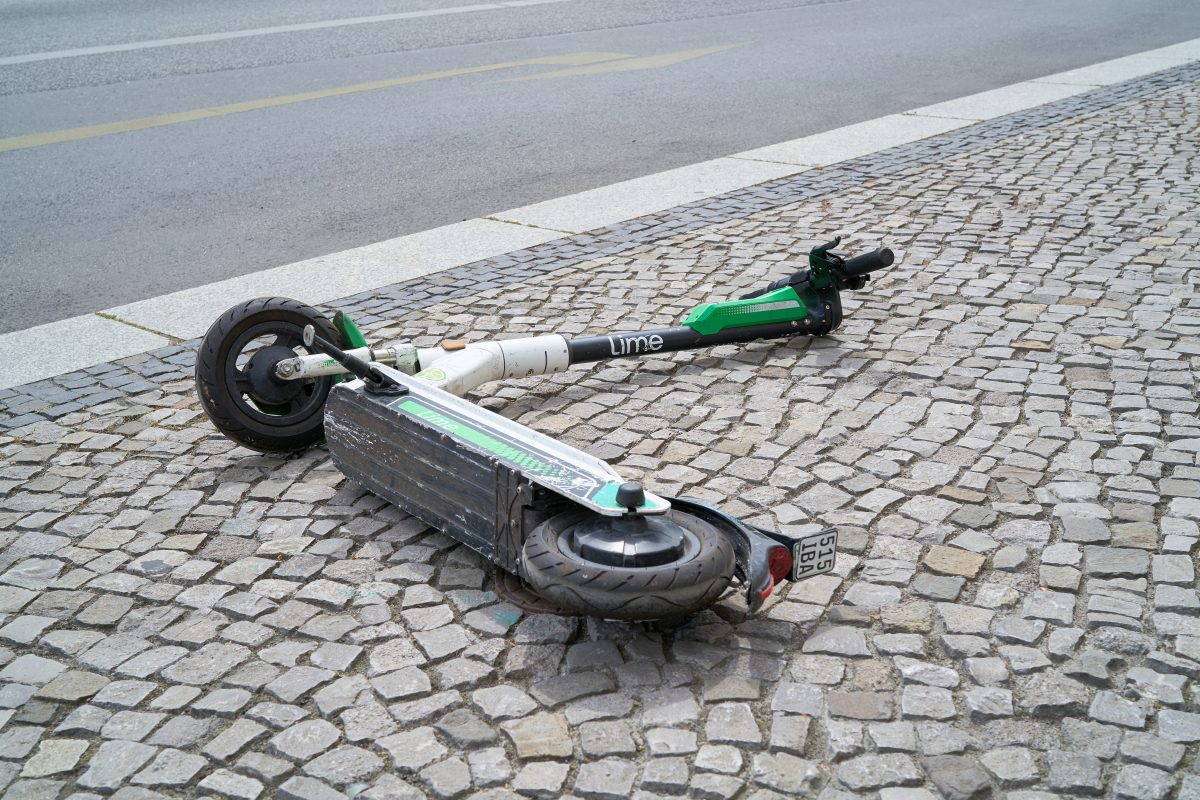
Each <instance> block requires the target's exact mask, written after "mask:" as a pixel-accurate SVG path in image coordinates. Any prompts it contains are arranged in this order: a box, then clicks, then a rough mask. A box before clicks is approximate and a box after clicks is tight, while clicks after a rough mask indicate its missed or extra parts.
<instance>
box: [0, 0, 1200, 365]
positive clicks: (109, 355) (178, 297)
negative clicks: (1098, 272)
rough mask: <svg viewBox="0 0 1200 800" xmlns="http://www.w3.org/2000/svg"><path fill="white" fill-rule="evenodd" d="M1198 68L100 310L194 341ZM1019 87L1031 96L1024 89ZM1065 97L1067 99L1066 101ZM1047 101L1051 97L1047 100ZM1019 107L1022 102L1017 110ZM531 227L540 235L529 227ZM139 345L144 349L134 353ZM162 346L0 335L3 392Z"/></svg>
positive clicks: (799, 145) (1155, 57) (1195, 44)
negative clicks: (259, 306)
mask: <svg viewBox="0 0 1200 800" xmlns="http://www.w3.org/2000/svg"><path fill="white" fill-rule="evenodd" d="M532 1H535V0H531V2H532ZM1196 60H1200V39H1193V40H1191V41H1187V42H1182V43H1180V44H1176V45H1172V46H1170V47H1162V48H1158V49H1156V50H1150V51H1147V52H1145V53H1138V54H1136V55H1132V56H1126V57H1124V58H1119V59H1113V60H1111V61H1105V62H1102V63H1100V64H1094V65H1092V66H1090V67H1082V68H1080V69H1075V70H1068V71H1066V72H1061V73H1057V74H1055V75H1047V76H1045V77H1042V78H1037V79H1036V80H1034V81H1024V82H1022V83H1021V84H1014V85H1013V86H1010V87H1001V89H996V90H992V92H981V93H980V95H991V97H990V98H987V99H989V100H990V101H991V102H990V103H989V104H987V105H986V107H985V105H984V104H981V103H978V102H977V100H978V98H979V97H980V95H972V96H971V97H968V98H960V101H961V103H962V108H955V107H954V106H952V104H954V103H960V101H954V100H952V101H948V102H947V103H938V104H934V105H933V106H926V107H925V108H924V109H915V110H914V111H909V112H905V113H903V114H892V115H889V116H886V117H880V118H878V119H874V120H868V121H866V122H860V123H857V124H856V125H848V126H846V127H844V128H839V129H837V130H832V131H826V132H824V133H819V134H816V135H814V136H806V137H804V138H801V139H795V140H793V141H790V142H781V143H780V144H776V145H770V146H769V147H762V148H757V149H756V150H748V151H746V152H744V153H737V154H735V155H733V156H729V157H726V158H718V159H713V160H711V161H705V162H701V163H700V164H693V165H691V166H688V167H681V168H679V169H675V170H668V171H666V172H662V173H658V174H657V175H647V176H646V177H643V178H635V179H634V180H630V181H622V182H620V183H615V184H612V185H611V186H605V187H601V188H598V189H591V190H589V191H586V192H579V193H578V194H574V195H568V196H566V197H560V198H558V199H556V200H548V201H546V202H543V203H535V204H533V205H530V206H525V207H523V208H518V209H512V210H509V211H501V212H498V213H496V214H493V215H491V216H490V217H488V218H484V219H474V220H467V221H466V222H460V223H456V224H454V225H446V226H444V227H441V228H434V229H433V230H430V231H424V232H422V233H415V234H412V235H411V236H401V237H399V238H396V239H390V240H388V241H384V242H379V243H377V244H373V245H367V246H366V247H358V248H354V249H352V250H346V251H343V252H341V253H333V254H331V255H327V256H322V257H320V258H314V259H309V260H308V261H300V262H297V263H295V264H288V265H286V266H282V267H276V268H274V269H269V270H264V271H262V272H256V273H252V274H250V275H243V276H240V277H237V278H231V279H229V280H226V281H220V282H217V283H212V284H208V285H207V286H200V287H196V288H194V289H185V290H183V291H180V292H173V293H171V294H167V295H162V296H160V297H154V298H150V299H148V300H141V301H139V302H136V303H130V304H129V305H126V306H121V307H119V308H113V309H108V310H107V311H104V312H101V313H104V314H110V315H112V316H114V317H116V318H117V319H118V320H124V321H127V322H129V323H131V324H133V325H141V326H144V327H146V328H151V329H153V330H158V331H162V332H163V333H166V334H168V335H170V336H176V337H178V338H180V339H188V338H192V337H195V336H199V335H201V334H202V333H203V332H204V331H205V330H206V329H207V327H208V325H209V324H211V322H212V320H214V319H215V318H216V317H217V316H218V315H219V314H220V313H221V312H222V311H224V310H225V308H226V307H227V306H229V305H232V304H233V303H234V302H237V301H238V300H245V299H248V298H251V297H263V296H270V295H284V296H291V297H295V298H297V299H299V300H304V301H306V302H310V303H320V302H327V301H329V300H336V299H337V298H339V297H348V296H350V295H353V294H356V293H359V292H365V291H370V290H372V289H377V288H379V287H382V286H388V285H390V284H393V283H396V282H398V281H403V280H408V279H411V278H415V277H421V276H424V275H429V274H432V273H435V272H441V271H443V270H447V269H453V268H454V267H458V266H462V265H463V264H469V263H471V262H472V261H478V260H480V259H483V258H489V257H492V256H497V255H503V254H504V253H508V252H512V251H514V250H521V249H524V248H526V247H532V246H534V245H536V244H541V243H544V242H548V241H552V240H554V239H558V238H560V235H561V232H562V231H577V230H582V228H579V229H577V228H572V227H570V225H554V224H552V222H551V220H559V221H571V223H572V224H574V225H579V226H588V227H587V228H586V229H589V230H590V229H593V228H599V227H604V226H606V225H612V224H614V223H617V222H623V221H625V220H627V219H632V218H634V217H638V216H642V215H645V214H651V213H655V212H658V211H663V210H666V209H668V208H671V207H673V206H676V205H679V204H681V203H687V202H694V201H697V200H703V199H705V198H706V197H711V196H714V195H719V194H724V193H726V192H730V191H736V190H737V189H740V188H745V187H747V186H752V185H754V184H756V183H762V182H763V181H767V180H772V179H774V178H777V177H782V176H785V175H790V174H795V173H797V172H800V171H803V170H805V169H809V168H820V167H821V166H828V165H830V164H834V163H837V161H835V160H833V159H840V160H845V159H846V158H857V157H861V156H864V155H868V154H870V153H873V152H878V151H880V150H886V149H888V148H891V147H895V146H896V145H898V144H905V143H908V142H911V141H917V140H918V139H923V138H926V137H928V136H935V135H937V134H938V133H939V132H944V130H954V129H956V128H961V127H965V126H967V125H970V124H973V122H974V121H975V120H974V119H958V118H945V117H938V116H934V115H929V114H928V113H927V112H928V111H929V110H930V109H937V108H938V107H939V106H941V107H947V106H949V107H951V109H952V110H958V111H962V112H963V113H989V114H996V112H997V111H998V110H999V108H1000V107H1001V105H1003V108H1004V109H1005V111H1004V113H1013V112H1015V111H1021V110H1025V109H1028V108H1033V107H1035V106H1037V105H1041V104H1042V103H1045V102H1050V100H1048V99H1046V97H1047V95H1046V94H1045V93H1044V91H1043V90H1045V89H1046V88H1047V86H1048V85H1053V86H1051V87H1050V88H1051V89H1054V88H1058V89H1071V90H1073V89H1078V90H1079V91H1087V90H1088V88H1090V87H1095V86H1107V85H1110V84H1113V83H1120V82H1121V81H1126V80H1132V79H1133V78H1138V77H1141V76H1143V75H1148V74H1150V73H1152V72H1157V71H1159V70H1163V69H1168V68H1170V67H1173V66H1178V65H1180V64H1185V63H1189V62H1191V61H1196ZM1026 84H1031V85H1034V86H1037V88H1036V89H1031V88H1029V87H1028V86H1026ZM1074 84H1082V85H1078V86H1075V85H1074ZM1017 87H1020V88H1017ZM1073 93H1075V92H1074V91H1069V92H1068V95H1067V96H1070V94H1073ZM1054 94H1055V93H1054V92H1053V91H1052V92H1051V95H1050V96H1051V97H1053V96H1054ZM972 98H975V100H972V103H971V104H970V106H971V107H968V106H967V104H966V102H965V101H966V100H971V99H972ZM1000 99H1003V100H1004V103H1003V104H1001V103H1000V102H999V100H1000ZM1020 102H1024V103H1027V104H1028V105H1026V106H1024V107H1023V108H1022V107H1018V105H1019V103H1020ZM979 119H983V117H980V118H979ZM943 129H944V130H943ZM839 148H840V149H839ZM775 159H780V160H779V161H776V160H775ZM589 206H591V208H589ZM506 220H507V221H506ZM513 223H515V224H513ZM533 225H536V226H539V227H530V226H533ZM549 228H560V229H561V230H548V229H549ZM139 337H140V338H141V341H142V342H144V343H141V344H139ZM81 343H83V344H81ZM165 344H169V342H168V340H167V339H164V338H162V337H159V336H155V335H154V334H151V333H148V332H146V331H144V330H140V329H138V328H134V327H131V326H129V325H122V324H120V323H119V322H115V321H112V320H107V319H103V318H101V317H99V316H96V315H89V316H86V317H75V318H72V319H67V320H62V321H61V322H52V323H49V324H47V325H39V326H37V327H35V328H29V329H27V330H23V331H15V332H13V333H7V334H0V388H8V387H12V386H19V385H21V384H23V383H28V382H31V381H35V380H41V379H43V378H49V377H53V376H55V375H59V374H62V373H64V372H69V371H72V370H77V369H82V368H83V367H86V366H90V365H91V364H97V363H103V362H105V361H111V360H113V359H117V358H122V357H125V356H129V355H135V354H136V353H140V352H144V351H145V350H149V349H153V348H155V347H160V346H163V345H165ZM135 348H136V349H135Z"/></svg>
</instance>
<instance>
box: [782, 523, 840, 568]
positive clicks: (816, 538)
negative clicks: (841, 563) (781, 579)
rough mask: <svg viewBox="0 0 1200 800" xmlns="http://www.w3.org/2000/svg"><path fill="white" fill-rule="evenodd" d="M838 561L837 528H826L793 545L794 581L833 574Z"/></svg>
mask: <svg viewBox="0 0 1200 800" xmlns="http://www.w3.org/2000/svg"><path fill="white" fill-rule="evenodd" d="M836 561H837V528H826V529H825V530H823V531H821V532H820V533H813V534H809V535H808V536H805V537H804V538H803V539H797V540H796V543H795V544H793V545H792V580H793V581H802V580H804V579H805V578H811V577H812V576H813V575H824V574H825V573H826V572H833V566H834V563H835V562H836Z"/></svg>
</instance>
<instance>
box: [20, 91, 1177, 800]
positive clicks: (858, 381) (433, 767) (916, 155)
mask: <svg viewBox="0 0 1200 800" xmlns="http://www.w3.org/2000/svg"><path fill="white" fill-rule="evenodd" d="M1197 130H1200V70H1197V69H1195V68H1191V69H1182V70H1175V71H1172V72H1169V73H1164V74H1162V75H1160V76H1157V77H1156V78H1154V79H1151V80H1146V81H1139V82H1136V83H1132V84H1128V85H1125V86H1123V87H1118V88H1117V89H1116V90H1113V91H1107V92H1097V93H1093V94H1092V95H1088V96H1085V97H1084V98H1080V99H1076V100H1072V101H1069V102H1066V103H1063V104H1056V106H1055V107H1051V108H1048V109H1044V110H1039V111H1038V112H1036V113H1035V114H1029V115H1024V116H1016V117H1013V118H1006V119H1004V120H1000V121H997V122H996V123H995V124H989V125H985V126H978V127H976V128H972V129H969V130H967V131H965V132H960V133H957V134H954V135H952V136H949V137H943V138H941V139H936V140H931V141H929V142H924V143H920V144H919V145H918V146H910V147H907V148H902V149H899V150H898V151H896V152H891V153H887V154H882V155H880V156H879V157H877V158H872V159H864V160H861V161H858V162H854V163H852V164H849V165H844V166H842V167H839V168H837V169H833V170H825V171H821V172H820V173H811V174H809V175H806V176H801V177H800V178H798V179H791V180H790V181H784V182H777V183H776V184H773V185H771V186H768V187H765V188H756V189H755V190H752V191H750V192H746V193H740V194H736V195H731V196H728V197H725V198H719V199H717V200H715V201H709V202H707V203H705V204H699V205H697V206H696V207H692V208H688V209H684V210H676V211H675V212H672V214H667V215H660V216H659V217H656V218H652V219H649V220H642V221H638V222H635V223H633V224H631V225H629V226H625V227H624V228H623V229H621V230H615V229H614V230H610V231H607V232H603V233H602V234H600V235H598V236H596V237H593V238H592V239H587V238H586V237H576V238H574V239H572V240H568V241H567V242H564V243H559V244H557V245H555V246H554V247H550V248H545V247H544V248H538V249H535V250H534V251H530V252H529V253H526V254H518V255H515V256H511V257H506V258H504V259H498V260H497V261H495V262H489V263H488V264H483V265H476V266H475V267H473V268H472V270H468V271H459V272H458V273H454V274H448V275H445V276H440V277H435V278H434V279H433V280H432V281H427V282H425V283H422V284H420V285H419V286H402V287H398V288H396V289H395V290H394V291H391V292H384V293H381V294H380V295H379V296H377V297H375V298H373V299H370V301H369V302H368V298H367V297H365V296H364V297H359V298H356V299H355V300H354V302H352V303H350V304H349V305H351V306H356V307H359V308H364V309H370V310H371V311H373V312H374V313H373V314H364V315H362V317H361V318H362V319H363V320H365V322H366V327H367V328H368V329H370V330H371V332H372V333H373V334H375V335H378V336H384V337H388V336H401V335H403V336H411V337H413V338H414V339H415V340H417V341H418V343H420V344H429V343H432V342H434V341H436V340H437V339H439V338H440V337H442V336H444V335H453V336H456V337H466V338H479V337H488V336H495V335H498V334H506V335H508V334H511V335H520V334H527V333H540V332H562V333H566V334H568V335H571V334H582V333H584V332H588V331H591V332H598V331H603V330H606V329H610V328H614V329H625V330H630V329H635V328H639V327H643V326H649V325H654V326H659V325H669V324H672V323H674V322H676V321H678V319H679V318H680V317H681V316H682V315H683V314H684V312H685V311H686V310H687V309H688V308H690V307H691V306H693V305H695V304H696V303H698V302H701V301H703V300H706V299H712V298H720V297H724V296H728V295H732V294H735V293H738V292H740V291H742V290H744V289H745V288H747V287H750V286H754V285H758V284H761V283H762V282H763V281H764V279H765V278H767V277H768V276H769V277H777V276H779V275H781V274H783V273H784V272H785V271H787V270H789V269H791V268H792V267H793V265H794V264H798V263H800V262H801V261H802V259H803V254H804V253H805V252H806V250H807V248H808V247H810V246H811V245H812V244H815V243H817V242H819V241H824V240H826V239H827V238H829V236H830V235H832V234H834V233H848V234H851V236H852V238H853V240H854V241H855V242H857V243H858V244H859V245H860V247H859V249H865V248H867V247H874V246H876V244H877V243H878V242H884V243H887V244H889V245H891V246H892V247H894V248H895V249H896V250H897V252H898V253H899V254H900V255H901V259H900V262H901V263H900V264H898V265H897V267H895V268H893V269H892V270H891V271H890V272H889V273H888V274H887V275H886V276H885V277H883V278H882V279H881V280H878V281H877V282H875V283H872V284H871V285H870V286H869V287H868V290H867V291H865V292H862V293H860V294H858V295H856V299H857V301H856V302H853V303H849V304H848V305H849V307H850V313H849V316H848V321H847V323H846V324H845V325H844V326H843V328H842V329H841V330H840V331H839V332H838V333H837V334H836V335H834V336H831V337H828V338H825V339H821V340H808V339H797V340H793V341H791V342H785V343H759V344H754V345H750V346H747V347H721V348H715V349H713V350H711V351H706V352H697V353H687V354H678V355H674V356H671V357H669V358H658V359H646V360H642V361H640V362H634V361H627V362H620V363H611V364H604V365H599V366H595V367H591V368H574V369H572V370H571V371H570V372H568V373H566V374H564V375H560V376H555V377H550V378H539V379H530V380H526V381H521V382H514V383H510V384H505V385H504V386H502V387H500V388H496V390H495V391H494V392H493V393H489V394H487V395H486V396H481V397H480V398H478V399H479V400H480V402H481V403H483V404H484V405H486V406H488V407H491V408H493V409H496V410H499V411H501V412H502V413H504V414H506V415H508V416H511V417H514V418H517V419H519V420H520V421H522V422H524V423H527V424H529V425H531V426H533V427H535V428H537V429H539V430H542V431H544V432H546V433H550V434H553V435H557V436H560V437H562V438H563V439H565V440H567V441H569V442H571V443H573V444H575V445H577V446H581V447H583V448H585V449H587V450H589V451H591V452H593V453H596V454H597V455H600V456H602V457H604V458H607V459H610V460H611V461H613V463H615V464H617V465H618V467H619V468H620V469H621V470H622V471H623V472H624V473H626V474H628V475H630V476H631V477H639V476H640V477H642V478H644V479H645V480H646V482H647V483H648V484H649V486H650V487H651V488H653V489H656V490H659V491H662V492H665V493H675V492H684V493H689V494H693V495H698V496H701V497H706V498H710V499H713V500H717V501H720V502H721V503H722V504H723V505H724V507H725V508H727V509H728V510H730V511H732V512H734V513H736V514H739V515H742V516H744V517H747V518H749V519H751V520H753V521H755V522H759V523H764V524H770V525H779V526H783V527H785V528H793V529H798V530H804V529H806V528H809V527H815V526H816V525H818V524H820V523H832V524H836V525H838V526H839V527H840V529H841V550H842V552H841V555H840V559H839V570H838V574H837V575H834V576H826V577H821V578H817V579H813V580H810V581H807V582H804V583H801V584H797V585H793V586H789V587H788V588H787V590H786V591H785V592H783V593H782V594H781V595H779V596H776V597H775V598H773V599H772V601H771V603H770V604H769V605H768V607H767V609H766V610H765V611H764V612H762V613H760V614H759V615H758V616H757V618H754V619H745V618H744V617H743V615H742V614H741V612H740V610H739V608H738V604H737V602H736V601H735V600H733V599H726V600H724V601H722V603H721V604H719V605H718V606H717V607H715V608H714V609H713V610H711V611H709V612H706V613H704V614H702V615H700V616H699V617H697V618H696V619H694V620H693V621H692V622H691V623H689V624H688V625H686V626H684V627H682V628H679V629H677V630H674V631H663V630H658V629H655V628H654V627H652V626H639V625H625V624H613V623H607V622H603V621H598V620H592V619H588V620H575V619H566V618H559V617H553V616H544V615H523V614H522V613H521V612H520V610H519V609H517V608H514V607H512V606H510V605H507V604H505V603H503V602H499V601H498V600H497V598H496V596H495V595H494V594H492V593H491V591H490V590H489V589H490V585H491V584H490V581H491V578H490V574H489V570H488V569H487V567H486V565H485V564H483V563H481V561H480V560H479V559H478V558H477V557H475V556H474V555H473V554H472V553H471V552H469V551H467V550H466V549H465V548H463V547H461V546H457V545H456V544H455V543H454V542H453V541H451V540H449V539H448V538H446V537H445V536H443V535H440V534H437V533H434V532H431V531H429V530H427V529H425V528H424V527H423V526H422V525H421V524H420V523H417V522H415V521H414V520H412V519H411V518H407V517H405V515H404V514H402V513H400V512H398V511H397V510H396V509H394V508H392V507H389V506H387V505H386V504H385V503H383V502H382V501H380V500H378V499H376V498H374V497H372V496H371V495H368V494H365V493H364V492H363V491H362V490H360V489H359V488H357V487H356V486H354V485H351V484H349V483H348V482H347V481H346V480H345V479H344V478H342V476H341V475H340V474H339V473H338V472H337V471H336V470H335V469H334V468H333V466H332V464H331V463H330V461H329V459H328V457H327V455H326V454H325V453H324V452H323V451H314V452H311V453H309V454H306V455H303V456H301V457H298V458H292V459H286V460H285V459H278V458H271V457H266V456H262V455H257V454H253V453H250V452H249V451H247V450H244V449H240V448H238V447H235V446H232V445H231V444H230V443H229V442H228V441H226V440H224V439H223V438H222V437H221V436H219V435H218V434H216V432H215V431H214V430H213V428H212V427H211V426H210V425H209V423H208V422H207V420H206V419H205V418H204V416H203V414H202V413H201V411H200V409H199V407H198V404H197V402H196V400H195V398H194V394H193V389H192V385H191V382H190V379H189V377H188V375H187V373H188V370H189V368H190V363H191V355H190V350H189V348H188V346H186V345H183V346H180V347H177V348H171V349H167V350H164V351H160V352H157V353H155V354H150V355H148V356H145V357H139V358H135V359H127V360H126V361H125V362H123V363H120V364H111V365H103V366H101V367H98V368H95V369H92V370H89V371H87V372H85V373H80V374H77V375H73V376H65V377H64V378H61V379H59V380H58V381H55V382H46V383H43V384H39V385H36V386H30V387H20V388H18V389H16V390H12V391H7V392H3V393H0V405H2V410H0V430H3V432H2V433H0V546H2V547H3V550H2V551H0V645H2V646H0V709H3V710H0V724H2V727H0V787H7V793H6V796H7V797H12V798H35V797H36V798H41V797H47V798H49V797H68V796H69V797H73V798H85V797H95V796H101V795H112V796H114V797H118V798H122V799H123V800H124V799H125V798H153V797H160V796H171V797H182V796H197V795H206V796H220V797H231V798H253V797H269V796H278V797H289V798H314V800H315V799H316V798H336V797H342V796H345V795H354V796H359V797H363V798H409V797H422V796H429V797H435V798H458V797H465V796H476V797H508V796H513V795H519V796H532V797H551V796H558V795H563V794H565V795H574V796H578V797H585V798H604V797H622V798H623V797H630V796H643V797H651V796H657V795H663V796H679V795H684V794H688V795H691V796H694V797H702V798H720V797H733V796H740V797H755V798H764V799H765V798H773V797H787V796H797V795H812V796H820V797H822V798H830V799H833V798H850V797H879V798H882V800H910V799H911V800H917V799H919V798H930V797H938V796H943V797H947V798H966V797H984V796H996V797H1000V796H1006V797H1008V798H1011V799H1012V800H1036V799H1037V798H1050V797H1064V796H1076V795H1078V796H1085V795H1087V796H1094V795H1107V796H1114V797H1129V798H1148V799H1149V798H1164V797H1168V796H1177V797H1179V798H1198V797H1200V774H1197V771H1198V770H1200V766H1198V765H1197V763H1196V761H1195V758H1196V755H1197V748H1196V742H1198V741H1200V713H1197V701H1198V699H1200V698H1198V696H1197V694H1198V693H1197V690H1196V689H1197V684H1196V683H1195V682H1194V681H1195V678H1196V677H1197V673H1198V671H1200V600H1198V598H1197V593H1196V576H1195V572H1194V554H1195V552H1196V549H1197V540H1198V539H1200V530H1198V528H1197V521H1198V520H1200V460H1198V454H1200V422H1198V421H1197V417H1196V411H1197V400H1196V383H1197V373H1198V371H1200V294H1198V293H1197V290H1196V288H1195V287H1196V285H1197V283H1198V282H1200V256H1198V255H1197V240H1198V234H1197V223H1198V221H1200V211H1198V209H1200V180H1197V178H1196V175H1197V174H1198V173H1200V153H1198V148H1197V142H1198V141H1200V136H1198V135H1197V133H1196V132H1197ZM789 187H790V188H789ZM799 187H808V191H807V192H804V191H800V189H799ZM813 187H823V190H822V191H818V190H816V189H814V188H813ZM639 237H640V238H639ZM599 242H602V243H604V244H603V245H600V244H597V243H599ZM597 254H599V255H597ZM556 259H557V261H556ZM555 264H557V266H558V267H559V268H557V269H556V268H555ZM564 264H566V266H565V267H564V266H563V265H564ZM521 276H524V278H522V277H521ZM530 276H533V277H530ZM385 318H386V319H385ZM387 320H392V321H387Z"/></svg>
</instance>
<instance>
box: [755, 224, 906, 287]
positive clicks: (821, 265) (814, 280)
mask: <svg viewBox="0 0 1200 800" xmlns="http://www.w3.org/2000/svg"><path fill="white" fill-rule="evenodd" d="M841 238H842V237H840V236H839V237H837V238H836V239H834V240H833V241H832V242H830V243H829V244H824V245H821V246H820V247H814V248H813V249H812V251H811V252H810V253H809V265H810V266H809V267H808V268H807V269H802V270H799V271H798V272H795V273H793V274H791V275H789V276H788V277H786V278H780V279H779V280H776V281H771V282H770V283H768V284H767V285H766V287H764V288H762V289H756V290H755V291H753V292H750V293H748V294H744V295H742V296H741V299H742V300H752V299H754V298H755V297H761V296H762V295H764V294H767V293H769V292H773V291H775V290H776V289H782V288H783V287H785V286H798V285H800V284H802V283H808V284H811V285H812V286H813V287H814V288H822V287H826V286H833V287H835V288H837V289H838V290H842V289H861V288H863V286H865V285H866V283H867V275H869V274H870V273H872V272H875V271H877V270H881V269H883V268H885V267H890V266H891V265H892V264H894V263H895V261H896V255H895V253H893V252H892V251H891V250H890V249H888V248H886V247H881V248H879V249H878V250H875V251H874V252H871V253H864V254H862V255H861V256H855V257H854V258H851V259H849V260H847V259H844V258H842V257H841V256H839V255H837V254H836V253H831V252H829V251H830V250H832V249H833V248H834V247H837V245H838V243H839V242H840V241H841Z"/></svg>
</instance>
